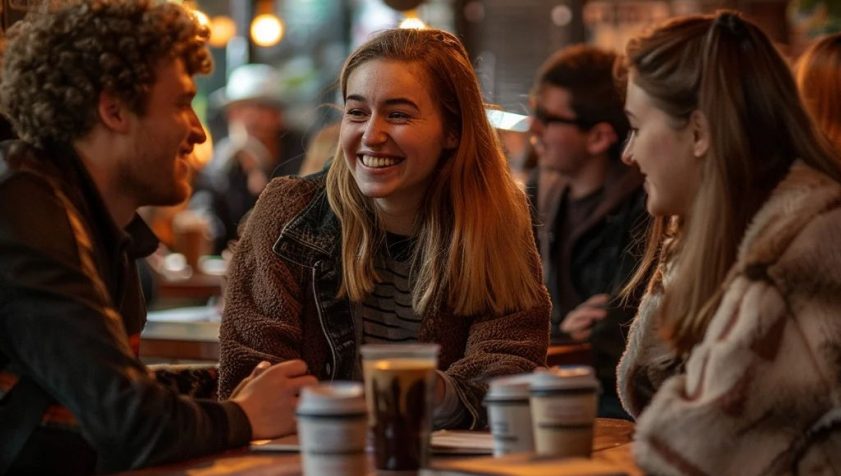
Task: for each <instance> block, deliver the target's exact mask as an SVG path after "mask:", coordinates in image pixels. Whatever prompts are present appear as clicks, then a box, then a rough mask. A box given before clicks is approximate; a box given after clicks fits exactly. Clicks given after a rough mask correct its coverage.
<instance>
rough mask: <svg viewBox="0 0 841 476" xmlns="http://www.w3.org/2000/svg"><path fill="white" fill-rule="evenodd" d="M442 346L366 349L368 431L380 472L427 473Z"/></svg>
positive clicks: (382, 345)
mask: <svg viewBox="0 0 841 476" xmlns="http://www.w3.org/2000/svg"><path fill="white" fill-rule="evenodd" d="M438 349H439V346H438V345H437V344H421V343H416V344H368V345H363V346H362V348H361V352H362V371H363V375H364V378H365V401H366V402H367V405H368V427H369V431H370V435H371V438H372V440H373V446H374V452H375V461H376V466H377V469H381V470H392V471H404V470H417V469H420V468H422V467H424V466H425V465H426V463H427V461H428V458H429V433H430V429H431V426H432V418H431V416H432V398H433V392H434V390H435V379H436V376H435V369H436V367H437V363H438Z"/></svg>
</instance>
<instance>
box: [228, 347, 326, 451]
mask: <svg viewBox="0 0 841 476" xmlns="http://www.w3.org/2000/svg"><path fill="white" fill-rule="evenodd" d="M317 382H318V381H317V380H316V378H315V377H313V376H312V375H307V364H306V363H305V362H304V361H303V360H297V359H296V360H288V361H286V362H281V363H279V364H277V365H273V366H272V365H270V364H269V363H268V362H260V363H259V364H257V366H256V367H255V368H254V371H253V372H252V373H251V375H250V376H248V377H247V378H246V379H245V380H243V382H242V383H241V384H240V385H239V386H237V388H236V389H235V390H234V393H233V395H232V397H231V400H232V401H234V402H236V403H237V404H239V406H240V407H242V410H243V411H244V412H245V414H246V416H248V421H249V422H250V423H251V436H252V438H255V439H259V438H274V437H278V436H283V435H288V434H290V433H294V432H295V407H297V406H298V394H299V393H300V391H301V388H303V387H306V386H308V385H315V384H316V383H317Z"/></svg>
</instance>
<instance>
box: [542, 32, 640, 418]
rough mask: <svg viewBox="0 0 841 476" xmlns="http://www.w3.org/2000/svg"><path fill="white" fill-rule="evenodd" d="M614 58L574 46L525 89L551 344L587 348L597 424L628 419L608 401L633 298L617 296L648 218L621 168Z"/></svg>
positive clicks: (634, 174)
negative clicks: (597, 390) (595, 383)
mask: <svg viewBox="0 0 841 476" xmlns="http://www.w3.org/2000/svg"><path fill="white" fill-rule="evenodd" d="M615 60H616V55H615V54H614V53H611V52H608V51H604V50H602V49H599V48H596V47H594V46H587V45H576V46H571V47H568V48H565V49H563V50H560V51H558V52H557V53H555V54H554V55H552V56H551V57H550V58H549V59H548V60H547V61H546V62H545V63H544V64H543V66H541V68H540V70H539V72H538V74H537V78H536V81H535V85H534V88H533V91H532V102H533V105H532V109H533V114H532V122H531V134H532V143H533V144H534V149H535V151H536V153H537V156H538V159H537V168H536V169H535V170H534V172H535V174H536V175H533V177H532V180H531V184H532V187H530V189H531V193H532V200H533V203H535V204H536V209H537V220H536V221H537V224H536V227H535V228H536V230H537V237H538V242H539V245H540V252H541V258H542V262H543V273H544V279H545V281H546V285H547V287H548V289H549V293H550V295H551V296H552V337H553V341H555V342H561V343H564V342H570V341H572V342H589V343H590V344H591V346H592V352H591V355H592V365H594V367H595V368H596V373H597V375H598V377H599V380H600V381H601V384H602V391H603V394H602V395H601V398H600V401H599V416H603V417H612V418H628V415H627V414H626V413H625V412H624V410H623V409H622V406H621V405H620V403H619V399H618V397H617V396H616V391H615V389H616V364H617V363H618V362H619V357H620V356H621V355H622V351H623V350H624V349H625V333H626V331H625V330H626V328H627V325H628V323H629V322H630V321H631V319H632V318H633V316H634V314H635V313H636V304H637V301H636V300H635V299H631V300H630V301H629V302H621V301H622V300H621V299H620V298H619V297H618V295H619V294H620V292H621V290H622V289H623V287H624V286H625V284H626V283H627V281H628V279H629V278H630V277H631V275H632V274H633V271H634V269H636V267H637V265H638V264H639V257H640V254H641V253H640V252H639V251H641V250H632V249H630V248H631V245H632V244H633V243H638V242H639V240H637V238H642V236H644V232H645V228H646V223H647V219H648V214H647V213H646V211H645V192H644V190H643V188H642V177H641V176H640V174H639V171H638V170H636V169H635V168H632V167H628V166H626V165H625V164H623V163H622V161H621V160H620V154H621V147H622V141H623V140H624V138H625V136H626V135H627V133H628V120H627V118H626V117H625V113H624V110H623V103H622V97H621V94H620V91H619V90H618V89H617V87H616V84H615V82H614V79H613V66H614V63H615Z"/></svg>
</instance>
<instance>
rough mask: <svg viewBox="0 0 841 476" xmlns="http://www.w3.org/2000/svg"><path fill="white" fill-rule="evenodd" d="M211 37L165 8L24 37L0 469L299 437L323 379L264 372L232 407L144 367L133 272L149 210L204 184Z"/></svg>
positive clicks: (153, 459)
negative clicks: (200, 161) (307, 389)
mask: <svg viewBox="0 0 841 476" xmlns="http://www.w3.org/2000/svg"><path fill="white" fill-rule="evenodd" d="M207 37H208V33H207V30H206V29H205V28H204V27H202V26H200V25H199V24H198V23H197V22H196V21H195V19H194V17H193V16H192V15H191V13H190V12H189V11H187V10H186V9H184V8H183V7H181V6H179V5H175V4H172V3H158V2H154V1H152V0H82V1H74V2H72V5H70V6H64V7H61V8H59V9H56V10H54V11H52V12H49V13H46V14H40V15H36V16H33V17H30V18H28V19H27V20H25V21H23V22H20V23H18V24H17V25H16V26H15V27H14V28H13V29H12V30H11V31H10V32H9V37H8V38H7V42H6V45H5V50H4V51H3V55H2V60H3V65H2V84H0V108H1V109H2V113H3V114H4V115H6V116H7V117H8V118H9V120H10V121H11V123H12V124H13V126H14V128H15V131H16V133H17V134H18V135H19V137H20V138H21V140H18V141H9V142H5V143H3V145H2V147H0V270H2V271H0V473H5V472H6V471H9V472H11V473H28V474H42V473H50V474H54V473H62V474H68V473H70V474H85V473H91V472H93V471H114V470H120V469H126V468H132V467H138V466H145V465H150V464H155V463H160V462H165V461H171V460H176V459H181V458H187V457H191V456H195V455H199V454H202V453H208V452H213V451H219V450H222V449H224V448H228V447H231V446H238V445H243V444H245V443H247V442H248V441H249V438H251V437H269V436H275V435H278V434H282V433H286V432H290V431H292V429H293V428H294V420H293V418H292V411H293V404H294V401H295V398H296V397H295V395H296V393H297V391H298V390H299V388H300V387H301V386H302V385H306V384H310V383H314V379H313V378H312V377H309V376H304V374H305V372H306V366H305V364H304V363H303V362H301V361H289V362H286V363H283V364H278V365H276V366H273V367H268V366H267V365H266V364H261V365H260V366H258V369H255V372H254V374H252V377H251V378H250V379H249V380H248V381H247V382H245V385H244V386H243V388H242V390H241V391H240V392H238V393H236V394H235V395H234V396H233V397H232V399H231V401H226V402H217V401H213V400H201V399H195V398H188V397H186V396H181V395H179V394H178V393H177V392H176V391H175V390H173V389H171V388H169V387H168V386H165V385H162V384H160V383H158V382H157V381H156V380H155V379H154V378H153V377H152V376H151V375H152V374H150V372H148V371H147V369H146V368H145V367H144V366H143V365H142V364H141V363H140V361H139V360H138V359H137V350H138V342H139V333H140V330H141V328H142V326H143V324H144V322H145V306H144V304H143V296H142V294H141V292H140V289H139V286H138V280H137V271H136V269H135V268H134V265H133V263H134V258H136V257H139V256H143V255H145V254H148V253H150V252H151V251H153V250H154V249H155V248H156V246H157V240H156V239H155V237H154V235H152V233H151V231H150V230H149V229H148V228H147V227H146V226H145V224H144V223H143V222H142V220H140V218H139V217H138V216H137V214H136V209H137V207H139V206H142V205H171V204H175V203H178V202H179V201H181V200H184V199H185V198H186V197H187V196H188V194H189V192H190V185H189V182H188V166H187V158H188V156H189V155H190V154H191V153H192V149H193V146H194V145H195V144H199V143H202V142H204V140H205V134H204V131H203V129H202V126H201V124H200V123H199V120H198V118H197V116H196V114H195V111H194V110H193V108H192V105H191V102H192V99H193V96H194V95H195V93H196V88H195V84H194V82H193V75H194V74H198V73H206V72H207V71H209V69H210V57H209V53H208V51H207V49H206V46H205V43H206V41H207ZM258 373H259V376H258Z"/></svg>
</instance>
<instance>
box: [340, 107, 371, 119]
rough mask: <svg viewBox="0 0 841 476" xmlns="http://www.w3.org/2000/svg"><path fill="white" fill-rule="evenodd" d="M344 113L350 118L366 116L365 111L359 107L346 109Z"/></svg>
mask: <svg viewBox="0 0 841 476" xmlns="http://www.w3.org/2000/svg"><path fill="white" fill-rule="evenodd" d="M345 115H346V116H348V117H350V118H351V119H364V118H365V116H366V114H365V111H363V110H361V109H348V110H347V111H345Z"/></svg>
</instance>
